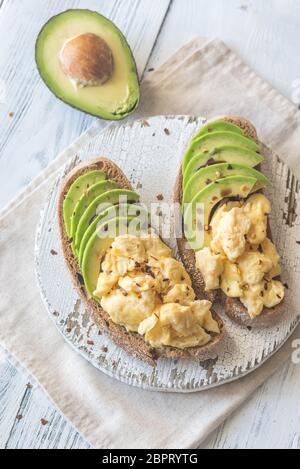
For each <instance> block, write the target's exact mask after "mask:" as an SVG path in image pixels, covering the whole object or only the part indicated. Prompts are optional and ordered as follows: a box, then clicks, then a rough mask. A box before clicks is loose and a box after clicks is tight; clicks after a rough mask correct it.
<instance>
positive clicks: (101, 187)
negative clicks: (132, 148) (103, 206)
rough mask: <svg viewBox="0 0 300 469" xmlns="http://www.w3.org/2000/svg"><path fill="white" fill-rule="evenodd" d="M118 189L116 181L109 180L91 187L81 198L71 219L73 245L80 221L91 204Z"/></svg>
mask: <svg viewBox="0 0 300 469" xmlns="http://www.w3.org/2000/svg"><path fill="white" fill-rule="evenodd" d="M118 187H119V186H118V184H117V183H116V181H111V180H109V179H108V180H106V181H101V182H97V183H96V184H94V185H93V186H91V187H89V189H88V190H87V191H86V192H85V193H84V194H83V195H82V196H81V197H80V199H79V201H78V202H77V204H76V206H75V209H74V212H73V214H72V217H71V237H72V238H73V244H74V241H75V235H76V230H77V227H78V225H79V222H80V219H81V217H82V215H83V214H84V212H85V211H86V209H87V208H88V206H89V205H90V204H91V202H93V200H94V199H95V198H96V197H98V196H99V195H101V194H104V193H105V192H107V191H109V190H111V189H116V188H118Z"/></svg>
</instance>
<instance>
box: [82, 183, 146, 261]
mask: <svg viewBox="0 0 300 469" xmlns="http://www.w3.org/2000/svg"><path fill="white" fill-rule="evenodd" d="M116 187H118V185H117V184H116ZM116 187H112V188H111V190H110V189H109V190H107V191H106V192H103V193H101V194H99V195H98V196H96V197H95V198H94V199H92V201H91V203H90V204H89V205H88V207H87V208H86V210H85V211H84V212H83V214H82V216H81V218H80V221H79V223H78V225H77V228H76V232H75V237H74V245H73V248H74V251H75V253H76V254H78V253H79V251H80V244H81V241H82V238H83V236H84V233H85V232H86V230H87V229H88V227H89V225H90V224H91V223H92V222H93V220H94V218H95V216H96V215H97V214H99V213H101V212H102V211H103V210H107V208H109V207H111V206H112V205H116V204H117V203H119V202H121V203H122V201H121V200H120V198H121V197H123V198H124V199H125V198H126V201H125V203H132V202H137V201H138V200H139V195H138V194H137V193H136V192H133V191H130V190H127V189H119V188H116Z"/></svg>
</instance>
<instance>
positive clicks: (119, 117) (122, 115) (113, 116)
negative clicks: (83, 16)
mask: <svg viewBox="0 0 300 469" xmlns="http://www.w3.org/2000/svg"><path fill="white" fill-rule="evenodd" d="M74 11H77V12H78V13H80V12H90V13H92V14H95V15H98V16H99V17H100V18H102V19H105V20H106V21H109V22H110V23H111V24H112V25H113V27H114V28H115V30H116V31H117V32H118V35H119V37H120V40H121V42H122V44H124V45H125V47H126V48H127V50H128V53H129V57H130V59H131V62H132V67H131V71H132V72H133V73H134V74H135V75H136V79H137V99H136V101H135V102H134V104H133V105H132V106H131V107H130V108H128V109H127V110H126V112H123V113H118V114H115V113H105V117H104V116H103V115H101V112H99V113H93V112H91V111H86V110H83V109H81V108H80V107H79V106H75V105H74V104H72V103H70V102H68V101H66V100H65V99H64V97H63V96H60V95H59V94H57V93H55V92H54V91H53V89H52V87H51V85H50V84H49V83H48V82H47V81H46V80H45V79H44V78H43V70H42V68H41V67H40V65H39V60H38V45H39V39H40V37H41V35H42V33H43V30H44V28H45V27H46V26H48V25H49V24H50V23H51V22H52V20H54V19H55V18H57V17H59V16H61V15H63V14H67V13H69V12H74ZM34 55H35V63H36V67H37V70H38V73H39V75H40V77H41V79H42V80H43V82H44V83H45V85H46V86H47V88H48V90H49V91H50V92H51V93H52V94H53V95H54V96H55V97H56V98H58V99H59V100H60V101H62V102H63V103H64V104H67V105H68V106H70V107H72V108H73V109H76V110H77V111H81V112H84V113H85V114H88V115H90V116H94V117H98V118H102V119H105V120H112V121H117V120H122V119H125V117H127V116H128V115H129V114H131V113H132V112H133V111H134V110H135V109H136V108H137V106H138V104H139V101H140V82H139V76H138V72H137V66H136V62H135V58H134V56H133V53H132V51H131V48H130V46H129V44H128V42H127V40H126V38H125V36H124V35H123V33H122V32H121V30H120V29H119V28H118V27H117V26H116V25H115V24H114V23H113V22H112V21H111V20H109V19H108V18H106V17H105V16H103V15H101V14H100V13H98V12H97V11H94V10H90V9H88V8H85V9H82V8H81V9H80V8H78V9H75V8H69V9H67V10H64V11H62V12H60V13H58V14H57V15H54V16H52V17H51V18H49V20H48V21H46V23H44V25H43V27H42V28H41V29H40V31H39V33H38V35H37V38H36V41H35V54H34Z"/></svg>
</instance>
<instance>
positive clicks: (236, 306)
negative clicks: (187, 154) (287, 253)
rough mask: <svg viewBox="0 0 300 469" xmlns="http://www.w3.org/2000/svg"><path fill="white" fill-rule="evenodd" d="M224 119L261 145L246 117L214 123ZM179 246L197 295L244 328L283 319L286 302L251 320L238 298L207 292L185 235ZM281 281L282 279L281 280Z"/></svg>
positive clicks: (178, 188) (178, 187)
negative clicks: (214, 303) (216, 303)
mask: <svg viewBox="0 0 300 469" xmlns="http://www.w3.org/2000/svg"><path fill="white" fill-rule="evenodd" d="M218 119H223V120H224V121H227V122H231V123H232V124H235V125H238V126H239V127H240V128H241V129H243V133H244V135H245V136H247V137H251V138H253V139H254V140H255V141H256V142H257V143H259V140H258V137H257V132H256V129H255V127H254V126H253V125H252V124H251V122H250V121H248V120H247V119H245V118H244V117H239V116H223V117H217V118H215V119H213V121H215V120H218ZM181 200H182V171H181V167H180V168H179V172H178V175H177V179H176V182H175V187H174V202H178V203H180V204H181ZM268 237H269V238H270V239H271V240H272V234H271V230H270V225H269V224H268ZM177 246H178V251H179V254H180V257H181V259H182V262H183V264H184V266H185V268H186V270H187V271H188V273H189V274H190V276H191V278H192V279H193V280H194V281H195V283H196V285H197V294H199V295H201V296H204V297H206V298H207V299H210V301H214V300H217V299H218V300H220V302H221V304H222V305H223V306H224V311H225V313H226V315H227V316H228V317H229V318H230V319H232V320H233V321H235V322H237V323H238V324H240V325H242V326H247V327H260V328H262V327H268V326H271V325H273V324H274V323H275V322H276V321H277V320H278V319H280V318H281V315H282V313H283V310H284V309H283V303H284V300H283V301H282V302H281V303H280V304H279V305H277V306H275V307H274V308H264V309H263V311H262V313H261V314H260V315H259V316H257V317H256V318H253V319H252V318H251V317H250V316H249V314H248V311H247V308H245V306H244V305H243V304H242V303H241V301H240V300H239V299H238V298H229V297H227V296H226V295H225V294H224V293H223V292H222V291H221V290H213V291H208V292H206V291H205V283H204V280H203V277H202V275H201V273H200V271H199V270H198V269H197V268H196V265H195V254H194V252H193V250H192V249H190V248H189V246H188V242H187V240H186V239H185V237H184V235H183V237H182V239H177ZM279 279H280V278H279Z"/></svg>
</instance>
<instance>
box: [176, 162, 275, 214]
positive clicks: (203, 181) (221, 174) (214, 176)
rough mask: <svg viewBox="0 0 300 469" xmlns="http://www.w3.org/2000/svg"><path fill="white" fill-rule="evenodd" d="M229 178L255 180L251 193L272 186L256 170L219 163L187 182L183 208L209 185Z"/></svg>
mask: <svg viewBox="0 0 300 469" xmlns="http://www.w3.org/2000/svg"><path fill="white" fill-rule="evenodd" d="M228 176H249V177H253V178H255V179H256V180H257V181H256V184H255V185H254V186H253V188H252V190H251V192H255V191H258V190H259V189H262V188H263V187H265V186H267V185H268V184H270V180H269V179H268V178H267V177H266V176H265V175H264V174H262V173H261V172H260V171H257V170H256V169H253V168H249V167H248V166H245V165H242V164H230V163H219V164H213V165H210V166H205V168H202V169H199V171H197V172H196V173H194V174H193V176H192V177H190V179H189V180H188V181H187V183H186V185H185V186H184V189H183V197H182V208H183V207H184V204H186V203H189V202H191V201H192V199H193V198H194V197H195V195H196V194H197V193H198V192H200V191H201V190H202V189H204V188H205V187H206V186H208V184H211V183H212V182H214V181H216V180H219V179H221V178H225V177H228Z"/></svg>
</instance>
